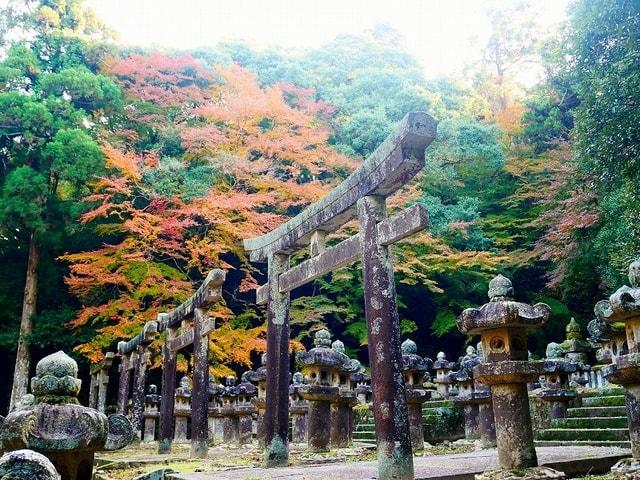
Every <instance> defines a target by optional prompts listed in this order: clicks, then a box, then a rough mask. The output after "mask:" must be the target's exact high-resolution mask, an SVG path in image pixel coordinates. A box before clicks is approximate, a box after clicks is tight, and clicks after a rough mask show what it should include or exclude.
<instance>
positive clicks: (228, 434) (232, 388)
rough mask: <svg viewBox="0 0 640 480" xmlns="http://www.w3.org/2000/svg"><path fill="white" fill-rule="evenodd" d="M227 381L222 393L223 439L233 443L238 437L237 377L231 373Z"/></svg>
mask: <svg viewBox="0 0 640 480" xmlns="http://www.w3.org/2000/svg"><path fill="white" fill-rule="evenodd" d="M225 383H226V385H225V387H224V390H223V391H222V394H221V395H220V398H221V399H222V407H221V413H222V441H223V442H225V443H232V442H235V441H236V440H237V439H238V417H237V416H236V406H237V403H238V390H237V387H236V377H234V376H231V375H229V376H228V377H227V378H226V380H225Z"/></svg>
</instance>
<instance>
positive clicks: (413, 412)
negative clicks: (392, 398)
mask: <svg viewBox="0 0 640 480" xmlns="http://www.w3.org/2000/svg"><path fill="white" fill-rule="evenodd" d="M401 348H402V372H403V375H404V386H405V389H406V395H407V408H408V410H409V429H410V433H411V445H412V446H413V448H415V449H417V450H422V449H423V448H424V430H423V428H422V404H423V403H424V402H426V401H427V400H429V398H430V397H431V393H430V392H428V391H427V390H425V389H424V388H422V379H423V378H424V375H425V373H426V372H428V371H429V369H430V368H431V366H432V365H430V364H429V363H427V360H426V359H424V358H422V357H420V356H419V355H418V346H417V345H416V342H414V341H413V340H410V339H407V340H405V341H404V342H402V345H401Z"/></svg>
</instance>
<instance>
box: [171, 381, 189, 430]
mask: <svg viewBox="0 0 640 480" xmlns="http://www.w3.org/2000/svg"><path fill="white" fill-rule="evenodd" d="M174 408H175V409H174V413H173V415H174V416H175V429H174V431H173V440H174V441H176V442H186V441H187V433H188V430H189V418H190V417H191V380H189V377H187V376H186V375H185V376H183V377H182V378H181V379H180V386H179V387H178V388H176V393H175V407H174Z"/></svg>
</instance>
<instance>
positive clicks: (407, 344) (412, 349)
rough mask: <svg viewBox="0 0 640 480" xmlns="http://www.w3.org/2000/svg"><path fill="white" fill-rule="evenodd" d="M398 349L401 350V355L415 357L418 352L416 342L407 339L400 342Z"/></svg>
mask: <svg viewBox="0 0 640 480" xmlns="http://www.w3.org/2000/svg"><path fill="white" fill-rule="evenodd" d="M400 348H401V349H402V354H403V355H415V354H416V353H417V352H418V346H417V345H416V342H414V341H413V340H411V339H409V338H407V339H406V340H405V341H404V342H402V345H401V346H400Z"/></svg>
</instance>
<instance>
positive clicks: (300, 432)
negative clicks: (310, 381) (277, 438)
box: [289, 372, 309, 443]
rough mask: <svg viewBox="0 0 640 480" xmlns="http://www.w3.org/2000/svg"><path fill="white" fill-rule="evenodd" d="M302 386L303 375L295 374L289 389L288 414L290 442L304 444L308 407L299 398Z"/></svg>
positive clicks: (304, 401)
mask: <svg viewBox="0 0 640 480" xmlns="http://www.w3.org/2000/svg"><path fill="white" fill-rule="evenodd" d="M303 384H304V375H302V373H300V372H296V373H294V374H293V377H292V384H291V386H290V387H289V413H291V441H292V442H293V443H304V442H306V441H307V413H308V411H309V405H308V404H307V401H306V400H305V399H303V398H302V397H301V396H300V391H299V390H300V387H301V386H302V385H303Z"/></svg>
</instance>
